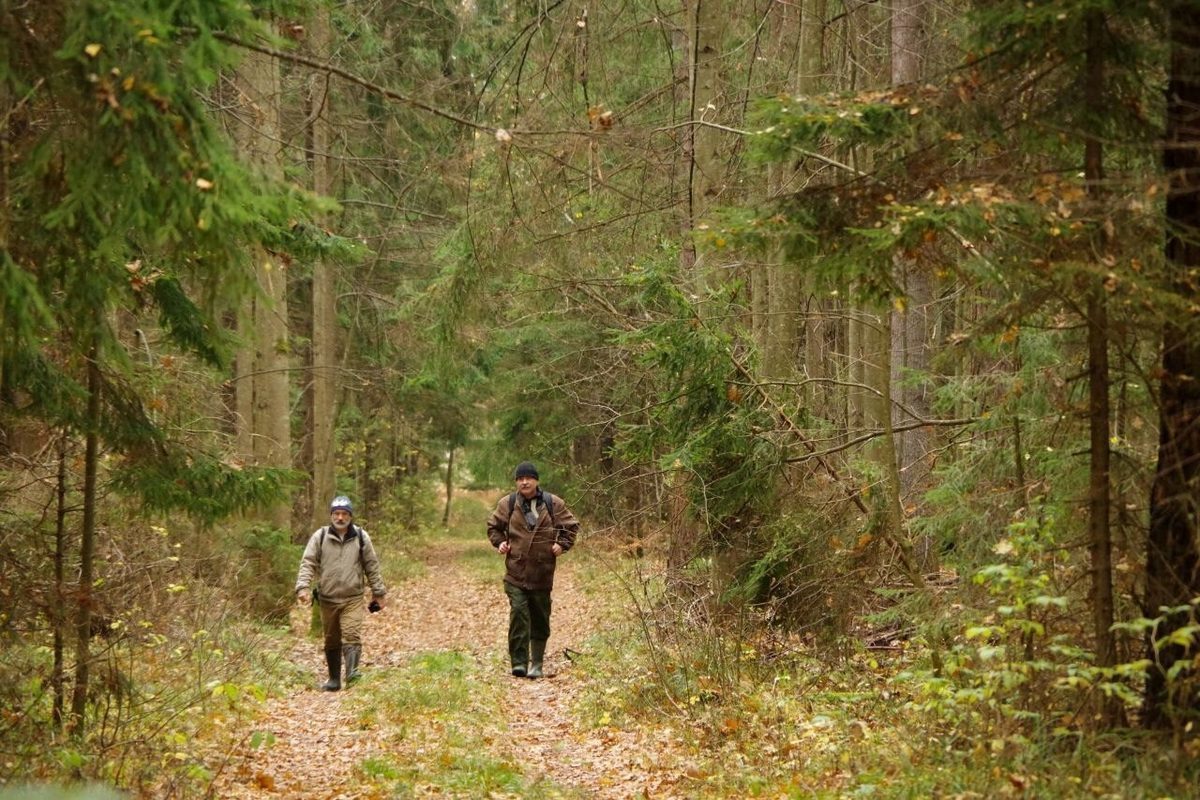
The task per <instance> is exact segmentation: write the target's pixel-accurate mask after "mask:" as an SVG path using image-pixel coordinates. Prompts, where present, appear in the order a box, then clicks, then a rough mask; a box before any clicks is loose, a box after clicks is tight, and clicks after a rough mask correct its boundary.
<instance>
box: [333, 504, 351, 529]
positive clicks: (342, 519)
mask: <svg viewBox="0 0 1200 800" xmlns="http://www.w3.org/2000/svg"><path fill="white" fill-rule="evenodd" d="M329 521H330V522H332V523H333V527H335V528H337V529H338V530H339V531H340V530H343V529H345V528H346V527H348V526H349V525H350V512H349V511H347V510H346V509H344V508H335V509H334V510H333V511H331V512H329Z"/></svg>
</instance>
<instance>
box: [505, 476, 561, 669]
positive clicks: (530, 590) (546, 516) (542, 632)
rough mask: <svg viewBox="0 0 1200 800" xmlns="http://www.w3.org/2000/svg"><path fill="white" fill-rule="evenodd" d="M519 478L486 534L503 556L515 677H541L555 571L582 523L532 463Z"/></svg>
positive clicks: (547, 636)
mask: <svg viewBox="0 0 1200 800" xmlns="http://www.w3.org/2000/svg"><path fill="white" fill-rule="evenodd" d="M514 477H515V479H516V482H517V490H516V491H515V492H513V493H512V494H510V495H505V496H504V497H502V498H500V501H499V502H498V503H496V509H495V511H493V512H492V515H491V517H489V518H488V522H487V535H488V541H490V542H491V543H492V547H495V548H496V550H497V551H498V552H499V553H500V555H502V556H504V565H505V571H504V592H505V594H507V595H508V604H509V614H508V655H509V658H510V659H511V661H512V674H513V675H514V676H516V677H518V678H524V677H526V676H528V677H530V678H540V677H542V660H543V658H544V657H545V655H546V640H547V639H549V638H550V592H551V591H552V590H553V589H554V567H555V565H556V564H557V560H558V557H559V556H561V555H562V554H563V553H565V552H566V551H568V550H570V549H571V546H572V545H573V544H575V537H576V535H578V533H579V522H578V521H577V520H576V519H575V515H574V514H572V513H571V511H570V509H568V508H567V505H566V503H564V502H563V501H562V498H560V497H555V496H553V495H551V494H550V493H548V492H543V491H542V490H541V489H540V488H539V487H538V471H537V468H536V467H535V466H534V465H533V464H530V463H529V462H528V461H524V462H522V463H520V464H518V465H517V469H516V472H515V475H514Z"/></svg>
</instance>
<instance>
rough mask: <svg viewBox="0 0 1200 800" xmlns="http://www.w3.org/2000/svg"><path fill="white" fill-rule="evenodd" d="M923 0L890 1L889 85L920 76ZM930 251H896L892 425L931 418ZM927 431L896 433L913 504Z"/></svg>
mask: <svg viewBox="0 0 1200 800" xmlns="http://www.w3.org/2000/svg"><path fill="white" fill-rule="evenodd" d="M926 6H927V0H893V2H892V20H891V23H892V31H891V39H892V41H891V58H892V64H891V83H892V86H893V87H901V86H908V85H915V84H917V83H918V82H920V80H921V79H922V77H923V75H922V73H923V64H924V60H925V52H924V51H925V48H926V47H927V46H928V39H927V36H926V33H925V27H926V21H925V16H926V14H927V13H928V12H927V9H926ZM930 255H931V254H930V253H928V252H925V250H924V248H922V249H918V250H916V251H915V252H911V253H897V254H896V257H895V259H894V269H895V279H896V283H897V285H898V286H900V287H901V289H902V291H903V293H904V299H905V302H904V305H903V310H902V311H893V312H892V315H891V316H892V320H891V327H892V335H891V348H892V358H891V361H892V366H891V377H892V381H893V384H894V385H895V387H896V388H895V390H894V394H895V395H896V399H897V400H899V401H900V402H899V404H897V405H894V406H893V407H892V408H891V409H890V413H891V416H892V422H893V424H898V423H901V422H904V421H906V420H905V417H904V415H905V414H907V413H909V412H911V413H912V414H915V415H916V417H918V418H921V419H929V417H930V416H931V414H930V408H931V403H930V399H929V392H928V386H927V377H926V376H927V375H928V372H929V359H930V353H929V351H930V348H929V340H930V323H929V316H930V310H931V309H932V307H933V299H934V290H933V286H934V280H933V275H932V274H931V272H930V266H929V261H930ZM931 438H932V437H931V434H930V432H929V429H928V428H913V429H912V430H908V431H904V432H900V433H897V434H896V458H897V459H898V465H899V469H900V476H901V484H900V491H901V494H902V498H903V499H902V502H916V500H915V498H916V497H917V496H919V495H920V493H921V492H922V491H923V489H924V487H925V486H926V484H927V483H928V480H929V474H930V471H931V469H932V465H931V464H930V452H931V450H932V441H931Z"/></svg>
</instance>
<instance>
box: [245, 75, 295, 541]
mask: <svg viewBox="0 0 1200 800" xmlns="http://www.w3.org/2000/svg"><path fill="white" fill-rule="evenodd" d="M237 78H238V79H237V89H238V99H239V101H240V102H239V103H238V106H239V109H238V112H239V117H240V118H239V119H238V120H237V122H236V123H235V124H237V125H238V127H237V129H236V130H237V135H236V138H237V140H238V142H239V145H240V146H241V148H242V151H243V153H244V154H245V155H246V157H247V159H248V160H249V161H250V162H251V163H253V164H254V165H255V166H256V167H257V168H258V169H259V170H260V171H261V172H262V174H264V175H266V176H267V177H270V178H274V179H280V178H282V168H281V163H280V159H279V142H280V134H279V131H280V122H279V117H280V110H279V102H280V81H279V67H278V64H276V63H275V61H274V60H273V59H272V58H271V57H270V56H267V55H264V54H261V53H258V52H251V53H249V54H247V56H246V58H245V60H244V61H243V62H242V65H241V67H240V68H239V70H238V75H237ZM251 258H252V259H253V261H254V264H253V266H254V273H255V276H256V281H257V285H258V291H257V294H256V296H255V298H254V300H253V303H252V307H251V308H250V309H249V313H248V314H245V315H243V317H242V319H241V323H242V324H245V323H248V324H249V326H250V327H249V329H248V330H245V329H243V330H244V331H245V335H244V336H243V339H244V340H245V341H246V342H247V346H246V347H244V348H243V349H242V350H241V351H240V352H239V354H238V367H237V369H238V375H237V383H236V390H237V393H238V394H237V409H238V417H239V420H238V421H239V424H240V425H242V426H244V427H243V428H239V430H238V443H239V447H240V449H241V451H242V457H243V458H247V460H249V461H250V462H251V463H253V464H256V465H259V466H269V467H278V468H284V469H286V468H290V467H291V465H292V462H291V403H290V394H289V386H290V381H289V372H288V367H289V364H288V359H289V349H290V348H289V344H288V322H287V274H286V270H285V265H284V264H283V262H282V261H281V260H280V259H278V258H276V257H275V256H274V255H272V254H271V253H268V252H267V251H266V249H265V248H262V247H259V248H256V249H255V251H254V252H253V253H252V254H251ZM264 519H265V520H266V521H268V522H270V523H271V524H273V525H275V526H276V527H279V528H288V527H290V523H291V504H290V503H289V502H287V500H280V501H278V502H276V503H274V504H273V505H272V506H271V507H270V508H268V509H266V511H265V514H264Z"/></svg>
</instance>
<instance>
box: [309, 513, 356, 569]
mask: <svg viewBox="0 0 1200 800" xmlns="http://www.w3.org/2000/svg"><path fill="white" fill-rule="evenodd" d="M350 530H354V523H353V522H351V523H350ZM328 532H329V526H328V525H322V526H321V541H320V542H319V543H318V544H317V561H318V563H319V562H320V561H321V553H322V552H323V551H324V550H325V534H326V533H328ZM365 547H366V544H365V543H364V542H363V535H362V528H359V529H358V560H359V561H361V562H362V563H363V566H366V564H367V557H366V555H364V553H363V548H365Z"/></svg>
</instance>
